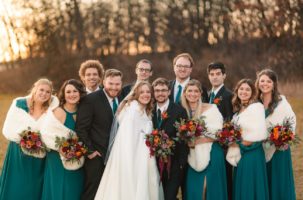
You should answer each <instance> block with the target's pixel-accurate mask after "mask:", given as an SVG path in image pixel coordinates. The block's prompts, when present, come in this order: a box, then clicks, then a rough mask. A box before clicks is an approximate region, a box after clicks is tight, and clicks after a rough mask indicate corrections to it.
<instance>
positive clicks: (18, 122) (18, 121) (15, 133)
mask: <svg viewBox="0 0 303 200" xmlns="http://www.w3.org/2000/svg"><path fill="white" fill-rule="evenodd" d="M24 98H26V99H27V98H29V97H18V98H16V99H14V100H13V102H12V104H11V106H10V108H9V110H8V113H7V115H6V119H5V121H4V124H3V130H2V132H3V135H4V137H5V138H6V139H8V140H10V141H13V142H16V143H19V142H20V135H19V134H20V133H21V132H22V131H24V130H27V129H28V128H30V129H31V130H33V131H39V130H40V127H41V123H42V121H43V120H44V118H45V115H46V113H44V114H43V115H42V116H41V117H40V118H39V119H38V120H35V119H34V118H32V117H31V116H30V115H29V114H28V113H27V112H25V111H24V110H23V109H21V108H18V107H17V106H16V103H17V100H19V99H24ZM51 98H52V101H51V104H50V106H49V108H48V110H52V109H54V108H55V107H57V106H58V105H59V101H58V99H57V97H55V96H52V97H51Z"/></svg>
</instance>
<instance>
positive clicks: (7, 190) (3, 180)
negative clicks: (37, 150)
mask: <svg viewBox="0 0 303 200" xmlns="http://www.w3.org/2000/svg"><path fill="white" fill-rule="evenodd" d="M16 106H17V107H18V108H21V109H23V110H25V111H26V112H27V113H28V112H29V108H28V106H27V102H26V99H19V100H17V102H16ZM44 167H45V159H41V158H35V157H32V156H28V155H25V154H24V153H23V152H22V150H21V149H20V146H19V145H18V144H17V143H15V142H10V143H9V145H8V149H7V152H6V157H5V160H4V163H3V168H2V173H1V177H0V200H17V199H29V200H40V199H41V193H42V185H43V176H44Z"/></svg>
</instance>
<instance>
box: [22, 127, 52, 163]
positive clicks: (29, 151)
mask: <svg viewBox="0 0 303 200" xmlns="http://www.w3.org/2000/svg"><path fill="white" fill-rule="evenodd" d="M20 136H21V140H20V147H21V150H22V152H23V153H24V154H26V155H29V156H33V157H36V158H44V157H45V155H46V151H47V148H46V146H45V145H44V143H43V142H42V140H41V134H40V132H39V131H32V130H31V129H30V128H28V129H27V130H24V131H22V133H20Z"/></svg>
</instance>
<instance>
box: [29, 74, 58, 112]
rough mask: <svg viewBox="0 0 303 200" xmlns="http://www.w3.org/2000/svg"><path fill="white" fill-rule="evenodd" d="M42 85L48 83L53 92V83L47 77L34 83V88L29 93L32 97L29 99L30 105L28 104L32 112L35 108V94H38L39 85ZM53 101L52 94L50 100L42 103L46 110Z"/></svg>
mask: <svg viewBox="0 0 303 200" xmlns="http://www.w3.org/2000/svg"><path fill="white" fill-rule="evenodd" d="M40 85H48V86H49V87H50V89H51V94H52V92H53V83H52V82H51V81H50V80H48V79H47V78H41V79H39V80H37V81H36V82H35V83H34V84H33V86H32V89H31V90H30V93H29V96H30V99H29V105H28V107H29V110H30V112H32V111H33V110H34V106H35V94H36V92H37V90H38V87H39V86H40ZM51 101H52V98H51V96H50V98H49V100H48V101H46V102H44V103H43V104H42V108H43V110H45V111H46V110H47V108H48V107H49V105H50V103H51Z"/></svg>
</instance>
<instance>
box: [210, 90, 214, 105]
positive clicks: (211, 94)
mask: <svg viewBox="0 0 303 200" xmlns="http://www.w3.org/2000/svg"><path fill="white" fill-rule="evenodd" d="M214 99H215V93H214V92H211V93H210V97H209V103H214Z"/></svg>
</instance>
